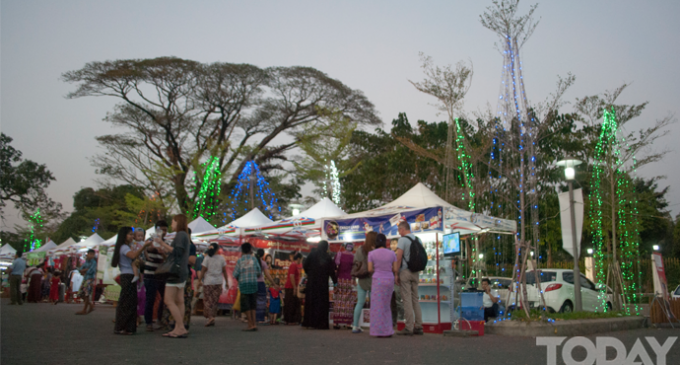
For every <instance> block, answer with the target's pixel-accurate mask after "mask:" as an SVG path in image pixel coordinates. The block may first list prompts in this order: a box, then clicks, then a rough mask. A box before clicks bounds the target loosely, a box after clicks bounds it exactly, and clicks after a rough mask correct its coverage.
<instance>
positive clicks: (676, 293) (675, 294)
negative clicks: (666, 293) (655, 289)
mask: <svg viewBox="0 0 680 365" xmlns="http://www.w3.org/2000/svg"><path fill="white" fill-rule="evenodd" d="M671 297H672V298H680V285H678V287H677V288H675V290H674V291H673V293H671Z"/></svg>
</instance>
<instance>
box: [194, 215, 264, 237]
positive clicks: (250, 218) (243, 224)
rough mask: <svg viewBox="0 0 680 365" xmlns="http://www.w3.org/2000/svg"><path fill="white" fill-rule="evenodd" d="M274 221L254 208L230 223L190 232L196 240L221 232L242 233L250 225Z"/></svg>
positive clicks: (261, 224)
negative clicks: (202, 230) (194, 232)
mask: <svg viewBox="0 0 680 365" xmlns="http://www.w3.org/2000/svg"><path fill="white" fill-rule="evenodd" d="M272 223H274V221H272V220H271V219H269V218H267V217H266V216H265V215H264V214H262V212H260V210H259V209H257V208H254V209H253V210H251V211H250V212H248V213H246V214H244V215H243V216H242V217H240V218H238V219H236V220H234V221H232V222H231V223H229V224H227V225H225V226H222V227H220V228H217V229H214V228H213V229H212V230H209V231H204V232H203V233H198V234H192V237H193V238H195V239H197V240H207V239H212V238H216V237H217V236H219V235H221V234H227V235H240V234H242V233H243V229H245V228H250V227H259V226H266V225H269V224H272Z"/></svg>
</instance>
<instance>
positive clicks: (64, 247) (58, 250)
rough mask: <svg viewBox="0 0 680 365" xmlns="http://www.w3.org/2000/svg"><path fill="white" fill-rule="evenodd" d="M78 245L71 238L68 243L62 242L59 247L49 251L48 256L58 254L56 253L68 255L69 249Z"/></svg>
mask: <svg viewBox="0 0 680 365" xmlns="http://www.w3.org/2000/svg"><path fill="white" fill-rule="evenodd" d="M75 244H76V241H74V240H73V238H71V237H69V238H68V239H67V240H66V241H64V242H62V243H61V244H60V245H59V246H57V247H55V248H53V249H51V250H49V251H48V252H47V253H48V254H56V253H60V254H63V253H66V251H67V250H68V248H69V247H71V246H73V245H75Z"/></svg>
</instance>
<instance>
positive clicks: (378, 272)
mask: <svg viewBox="0 0 680 365" xmlns="http://www.w3.org/2000/svg"><path fill="white" fill-rule="evenodd" d="M386 246H387V237H385V235H384V234H382V233H380V234H378V237H376V240H375V250H373V251H371V252H370V253H369V254H368V272H370V273H372V274H373V283H372V284H371V317H370V318H371V336H377V337H391V336H392V335H393V334H394V329H393V327H392V310H391V308H390V301H391V299H392V292H393V291H394V275H395V273H397V270H399V268H398V266H397V255H395V254H394V252H392V250H390V249H388V248H387V247H386Z"/></svg>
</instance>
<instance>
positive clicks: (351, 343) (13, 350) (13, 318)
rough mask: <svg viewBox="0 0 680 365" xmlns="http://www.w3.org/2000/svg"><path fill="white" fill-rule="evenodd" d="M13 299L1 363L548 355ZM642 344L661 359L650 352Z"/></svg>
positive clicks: (490, 360) (500, 359)
mask: <svg viewBox="0 0 680 365" xmlns="http://www.w3.org/2000/svg"><path fill="white" fill-rule="evenodd" d="M8 304H9V303H8V300H6V299H3V300H2V302H1V304H0V315H1V316H2V320H1V328H0V330H1V332H2V333H1V342H0V352H1V354H0V362H1V363H2V365H14V364H40V365H53V364H54V365H60V364H69V365H79V364H88V365H108V364H144V365H155V364H193V365H197V364H200V365H209V364H263V365H265V364H293V363H295V364H352V365H359V364H372V365H375V364H409V365H417V364H445V363H446V364H451V363H454V364H475V365H478V364H546V363H547V361H546V360H547V355H546V350H545V347H537V346H536V340H535V339H534V338H521V337H517V338H510V337H501V336H493V335H487V336H484V337H477V338H474V337H473V338H449V337H443V336H441V335H425V336H416V337H410V338H403V337H396V336H395V337H393V338H388V339H378V338H372V337H370V336H369V335H368V334H365V333H364V334H360V335H353V334H351V333H350V332H349V331H336V330H329V331H306V330H302V329H301V328H299V327H287V326H274V327H269V326H266V327H261V329H260V331H258V332H254V333H244V332H241V329H242V328H243V324H241V323H240V322H236V321H232V320H231V319H230V318H225V317H221V318H219V319H218V321H217V326H216V327H212V328H205V327H203V324H204V323H205V322H204V319H203V318H202V317H198V316H194V317H193V319H192V322H193V326H192V327H191V331H190V332H191V335H190V337H189V338H188V339H166V338H163V337H161V336H160V335H161V334H160V333H159V332H155V333H146V332H143V331H140V332H138V334H137V335H134V336H115V335H113V333H112V332H113V323H112V322H111V320H112V319H113V318H114V309H113V308H112V307H110V306H102V305H99V306H97V310H96V311H94V312H93V313H91V314H90V315H88V316H75V315H74V312H76V311H77V310H79V309H80V307H79V306H76V305H68V304H59V305H57V306H51V305H48V304H24V305H23V306H16V305H15V306H10V305H8ZM140 330H142V329H141V328H140ZM599 336H614V337H617V338H619V339H620V340H621V341H623V342H624V344H625V345H626V348H627V349H628V350H629V351H630V349H631V348H632V345H633V343H634V342H635V340H636V339H637V338H642V337H644V336H654V337H656V338H657V340H658V341H659V342H660V343H664V342H665V341H666V339H667V337H669V336H680V330H672V329H644V330H639V331H634V332H614V333H608V334H600V335H599ZM590 337H591V339H593V338H594V336H590ZM645 346H646V349H647V351H648V352H650V354H652V360H653V361H654V363H655V364H656V361H655V360H656V359H655V357H654V355H653V352H652V351H651V349H650V348H649V346H648V345H647V344H646V343H645ZM579 350H582V349H581V348H577V349H576V350H574V357H575V359H576V360H582V359H583V358H584V357H585V352H579ZM559 352H560V351H559V350H558V353H559ZM557 363H558V364H560V363H562V362H561V361H560V360H558V362H557ZM667 364H680V341H678V342H676V343H675V345H674V346H673V348H672V349H671V350H670V352H669V354H668V357H667Z"/></svg>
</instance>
